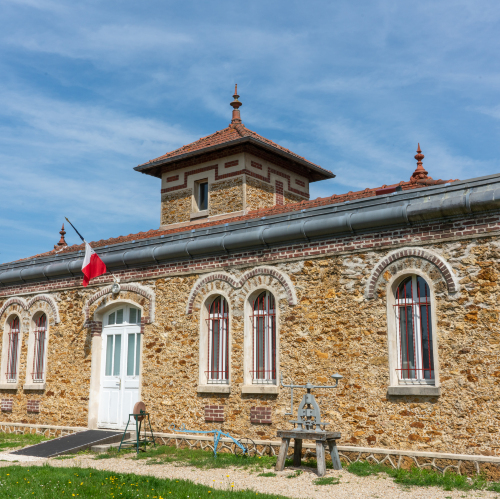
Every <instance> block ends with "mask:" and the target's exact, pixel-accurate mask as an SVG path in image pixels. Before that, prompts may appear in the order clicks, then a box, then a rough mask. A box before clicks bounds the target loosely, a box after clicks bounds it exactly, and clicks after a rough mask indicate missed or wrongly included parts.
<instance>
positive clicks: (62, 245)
mask: <svg viewBox="0 0 500 499" xmlns="http://www.w3.org/2000/svg"><path fill="white" fill-rule="evenodd" d="M59 234H61V239H59V242H58V243H57V244H55V245H54V249H55V250H61V249H63V248H65V247H66V246H68V243H67V242H66V240H65V239H64V235H65V234H66V231H65V230H64V224H62V229H61V230H60V231H59Z"/></svg>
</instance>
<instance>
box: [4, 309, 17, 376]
mask: <svg viewBox="0 0 500 499" xmlns="http://www.w3.org/2000/svg"><path fill="white" fill-rule="evenodd" d="M8 328H9V336H8V346H7V372H6V373H5V380H6V381H7V383H16V382H17V363H18V359H19V339H20V337H21V336H20V332H21V329H20V326H19V317H13V318H12V319H11V320H10V321H9V323H8Z"/></svg>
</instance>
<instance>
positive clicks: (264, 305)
mask: <svg viewBox="0 0 500 499" xmlns="http://www.w3.org/2000/svg"><path fill="white" fill-rule="evenodd" d="M252 311H253V315H252V325H253V369H252V379H253V383H276V307H275V301H274V296H273V295H272V294H271V293H269V291H264V292H263V293H261V294H260V295H258V296H257V298H255V300H254V302H253V307H252Z"/></svg>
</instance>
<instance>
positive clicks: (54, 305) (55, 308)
mask: <svg viewBox="0 0 500 499" xmlns="http://www.w3.org/2000/svg"><path fill="white" fill-rule="evenodd" d="M37 301H44V302H45V303H47V304H48V305H49V307H50V310H51V311H52V315H53V317H54V322H55V323H56V324H57V323H59V322H60V321H61V318H60V317H59V308H58V306H57V303H56V302H55V300H54V298H52V297H51V296H49V295H37V296H34V297H33V298H31V300H30V301H29V302H28V303H27V309H30V308H31V307H32V306H33V305H34V304H35V303H36V302H37Z"/></svg>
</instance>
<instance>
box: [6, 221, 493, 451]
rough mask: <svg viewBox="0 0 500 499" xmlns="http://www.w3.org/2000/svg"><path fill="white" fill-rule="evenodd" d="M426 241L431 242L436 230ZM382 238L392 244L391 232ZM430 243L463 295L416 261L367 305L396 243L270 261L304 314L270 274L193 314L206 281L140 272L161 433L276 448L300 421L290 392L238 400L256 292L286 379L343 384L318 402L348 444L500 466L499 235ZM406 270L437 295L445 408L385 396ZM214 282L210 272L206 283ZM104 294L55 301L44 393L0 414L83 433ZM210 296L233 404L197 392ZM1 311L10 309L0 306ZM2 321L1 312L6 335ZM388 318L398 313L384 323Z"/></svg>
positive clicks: (228, 289) (391, 270)
mask: <svg viewBox="0 0 500 499" xmlns="http://www.w3.org/2000/svg"><path fill="white" fill-rule="evenodd" d="M492 223H496V222H495V221H493V222H492ZM412 230H413V229H412ZM419 230H424V228H422V229H419ZM426 231H427V232H426V233H427V234H429V229H426ZM441 234H442V232H441ZM358 237H359V238H360V244H361V243H363V244H365V245H366V244H368V242H367V238H365V239H364V240H363V239H362V236H358ZM377 237H380V238H381V239H383V235H379V236H377ZM426 237H429V236H426ZM394 241H395V239H393V240H392V242H393V243H394ZM413 241H415V238H414V236H413ZM325 244H327V243H325ZM332 244H333V243H332ZM335 244H339V243H338V242H337V243H335ZM421 244H422V245H423V246H424V247H425V248H428V249H431V250H432V251H433V252H435V253H436V254H438V255H440V257H441V258H442V259H443V260H445V261H446V262H447V263H448V264H449V266H450V267H451V268H452V270H453V273H454V274H455V275H456V277H457V279H458V281H459V284H460V289H459V291H458V292H454V293H450V292H449V290H448V284H447V282H446V279H445V278H444V277H443V274H442V272H441V271H440V270H439V268H438V267H437V266H436V265H435V264H433V263H430V262H429V260H424V259H421V258H418V257H414V256H411V257H403V258H399V259H398V260H396V261H394V262H392V263H390V265H389V266H388V267H387V268H386V269H384V271H383V272H382V273H381V275H380V277H379V279H378V281H377V285H376V292H375V298H374V299H367V298H366V296H365V291H366V285H367V283H368V281H369V279H370V276H371V273H372V271H373V270H374V269H375V268H376V267H377V265H378V262H380V261H381V260H382V259H383V258H384V257H386V256H387V255H389V254H390V253H391V252H392V251H393V249H394V247H393V246H389V247H381V248H377V249H374V248H365V249H362V248H361V247H360V248H358V249H357V250H356V251H352V250H351V251H349V250H348V248H344V251H343V252H341V253H337V254H335V253H332V254H329V255H324V254H321V252H320V251H315V253H316V254H315V255H312V254H310V255H308V254H306V253H305V250H304V251H303V253H301V254H300V252H299V250H298V249H296V250H294V251H295V253H294V254H293V255H290V257H289V258H288V259H287V260H286V261H282V262H281V263H273V262H272V261H267V262H266V265H267V266H272V267H273V268H275V269H277V270H279V271H280V272H282V273H283V274H284V275H286V276H288V278H289V279H290V280H291V282H292V283H293V286H294V288H295V290H296V294H297V304H296V305H294V304H293V303H291V301H290V299H289V298H288V295H287V291H286V289H285V287H284V285H283V283H281V282H279V281H278V280H277V279H276V278H274V277H273V276H270V275H267V276H263V275H261V276H254V277H252V278H250V279H248V281H246V284H244V285H242V286H241V287H238V286H234V285H232V284H231V283H230V282H229V281H223V280H220V279H218V280H217V279H216V280H214V281H212V282H209V283H207V284H205V285H203V286H202V287H201V288H200V290H199V291H198V292H197V298H196V299H195V300H194V306H193V311H192V313H186V306H187V303H188V301H189V297H190V294H191V290H192V288H193V286H194V285H195V283H196V282H197V281H198V279H199V278H200V274H199V273H194V272H192V271H190V270H189V269H187V270H185V271H184V273H182V274H178V275H171V276H169V275H166V276H162V277H157V278H154V279H153V278H152V277H150V276H148V275H146V274H147V272H146V271H143V274H144V277H143V280H142V284H143V285H144V286H147V287H149V288H150V289H152V290H154V292H155V295H156V317H155V320H154V322H153V323H151V324H145V325H144V340H143V345H144V351H143V361H142V362H143V368H142V398H143V400H144V401H145V403H146V405H147V407H148V410H149V411H150V412H151V418H152V422H153V424H154V427H155V429H156V430H157V431H167V430H168V427H169V425H170V424H171V423H174V422H175V423H177V424H179V423H181V422H183V423H186V426H187V427H188V428H190V429H211V428H222V429H224V430H225V431H229V432H230V433H231V434H233V435H235V436H239V437H243V436H245V437H251V438H254V439H262V440H269V439H272V438H273V437H274V436H275V435H276V430H277V429H279V428H288V427H289V426H290V425H289V423H288V421H289V420H290V419H291V418H290V416H287V415H285V412H287V411H288V410H289V406H290V398H289V390H286V389H281V390H280V393H279V394H277V395H254V394H243V393H242V384H243V365H242V364H243V354H244V349H243V338H244V322H245V320H248V319H245V316H244V312H243V308H244V301H245V299H246V296H247V295H248V293H249V292H251V291H252V290H255V289H258V288H259V287H260V288H262V289H264V288H267V289H270V290H272V292H273V293H274V294H275V296H276V298H277V303H278V307H279V337H280V343H279V345H280V346H279V348H280V369H281V372H282V373H283V375H284V377H285V381H289V380H290V379H293V380H294V382H295V383H301V384H302V383H305V382H306V381H312V382H315V383H318V384H327V383H328V382H329V376H330V375H331V374H332V373H334V372H339V373H340V374H342V375H343V376H344V379H343V380H342V381H341V382H340V385H339V388H338V389H337V390H324V391H322V390H317V391H316V392H315V395H316V398H317V400H318V401H319V403H320V407H321V410H322V413H323V415H324V418H325V419H326V420H327V421H329V422H330V423H331V427H332V428H335V429H336V430H338V431H340V432H341V433H342V440H341V442H340V444H341V445H346V444H349V445H353V446H361V447H367V446H374V447H375V446H376V447H384V448H387V449H399V450H413V451H419V450H420V451H433V452H451V453H460V454H484V455H500V452H499V449H500V445H499V444H498V427H499V424H498V423H499V419H500V406H499V402H498V401H499V400H500V364H499V348H500V329H499V325H498V313H499V310H498V305H497V303H498V297H499V291H500V290H499V287H498V283H499V280H498V276H499V272H500V244H499V242H498V236H483V237H477V235H475V236H474V237H473V238H469V239H463V240H450V241H447V242H437V241H434V242H433V241H427V242H423V241H422V243H421ZM307 251H309V250H307ZM332 251H334V249H333V248H332ZM300 255H302V256H300ZM264 256H265V255H264ZM259 258H261V257H260V256H258V254H257V257H256V256H255V255H254V256H253V262H249V263H245V262H244V261H241V262H240V263H239V265H233V266H230V267H228V268H226V273H228V274H230V275H232V276H233V277H234V279H235V281H237V280H238V279H239V278H240V277H241V276H242V275H243V273H244V272H247V271H248V270H250V269H253V268H254V267H255V266H256V265H259V264H260V263H259ZM262 258H263V259H264V257H262ZM255 262H257V263H255ZM405 269H416V270H418V271H419V272H421V273H422V274H423V275H425V276H426V279H427V280H428V282H429V283H431V284H432V286H433V288H434V290H435V298H436V300H435V303H434V313H435V314H436V317H437V330H436V331H435V334H436V335H437V341H438V351H437V353H436V355H438V356H439V363H440V376H441V381H442V394H441V396H440V397H437V396H436V397H422V396H399V397H396V396H388V395H387V387H388V386H389V368H388V346H387V321H388V316H387V314H388V311H387V306H386V288H387V286H386V284H387V282H388V281H389V280H390V279H391V278H392V276H393V275H394V274H395V273H397V272H400V271H404V270H405ZM129 271H131V270H130V269H129ZM211 271H212V269H206V272H207V273H208V272H211ZM177 272H179V271H177ZM198 272H201V269H200V270H199V271H198ZM45 285H46V286H49V285H52V284H51V283H48V284H45ZM30 286H31V285H30ZM98 289H99V286H89V288H86V289H82V288H77V289H69V290H66V291H61V290H58V291H47V293H48V294H50V295H51V296H53V297H54V298H55V300H56V302H57V304H58V308H59V313H60V323H58V324H52V323H51V326H50V330H49V335H50V336H49V343H48V349H49V357H48V365H47V373H48V374H47V387H46V391H45V392H37V393H32V392H29V391H26V390H23V389H22V387H20V388H18V389H17V391H12V390H1V391H0V398H2V399H4V398H5V399H7V398H13V400H14V403H13V409H12V412H6V413H4V414H3V415H2V418H3V420H5V421H12V422H23V421H26V422H28V423H32V424H59V425H69V426H82V425H85V424H86V422H87V410H88V397H89V379H90V354H91V340H90V330H89V329H88V328H85V327H84V314H83V310H84V309H85V303H86V302H87V301H88V300H89V298H90V297H91V296H92V294H93V293H95V292H96V290H98ZM214 293H223V294H224V295H225V296H226V297H227V299H228V302H229V306H230V313H231V320H230V333H231V358H230V366H231V380H232V383H231V393H229V394H207V393H198V391H197V386H198V378H199V366H198V356H199V334H200V333H199V332H200V313H199V312H200V307H201V305H202V304H203V300H204V299H205V298H206V297H207V296H210V295H211V294H214ZM125 298H126V299H130V300H135V301H140V299H141V298H138V297H135V298H134V297H133V296H132V295H131V294H123V295H122V294H120V295H118V296H116V297H114V298H112V297H109V300H111V299H114V300H115V301H116V300H121V299H125ZM5 301H6V298H4V299H3V301H2V302H1V303H0V307H1V306H2V305H3V303H4V302H5ZM97 306H98V304H97V303H96V307H97ZM144 306H145V305H144ZM13 307H15V305H13ZM92 312H93V310H92ZM4 314H7V312H4ZM390 314H391V312H390V311H389V315H390ZM5 318H6V315H3V316H2V324H3V321H4V320H5ZM393 319H394V317H393V316H392V317H391V316H389V320H393ZM23 327H24V326H23ZM25 345H26V342H25V341H23V350H22V355H21V359H22V360H21V364H22V365H21V372H22V373H25V371H26V365H25V362H26V361H25V360H23V359H25V358H26V351H25V348H26V347H25ZM23 362H24V364H23ZM23 375H24V374H23ZM22 382H24V379H22ZM296 396H298V394H297V393H296ZM28 399H37V400H40V407H41V412H40V413H39V414H28V413H27V410H26V409H27V400H28ZM296 402H297V400H296ZM206 406H223V407H224V411H223V412H224V419H225V421H224V422H223V423H206V422H205V414H204V408H205V407H206ZM255 406H258V407H267V408H270V409H271V418H272V424H270V425H268V424H265V425H263V424H252V423H251V421H250V418H251V410H252V407H255Z"/></svg>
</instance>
